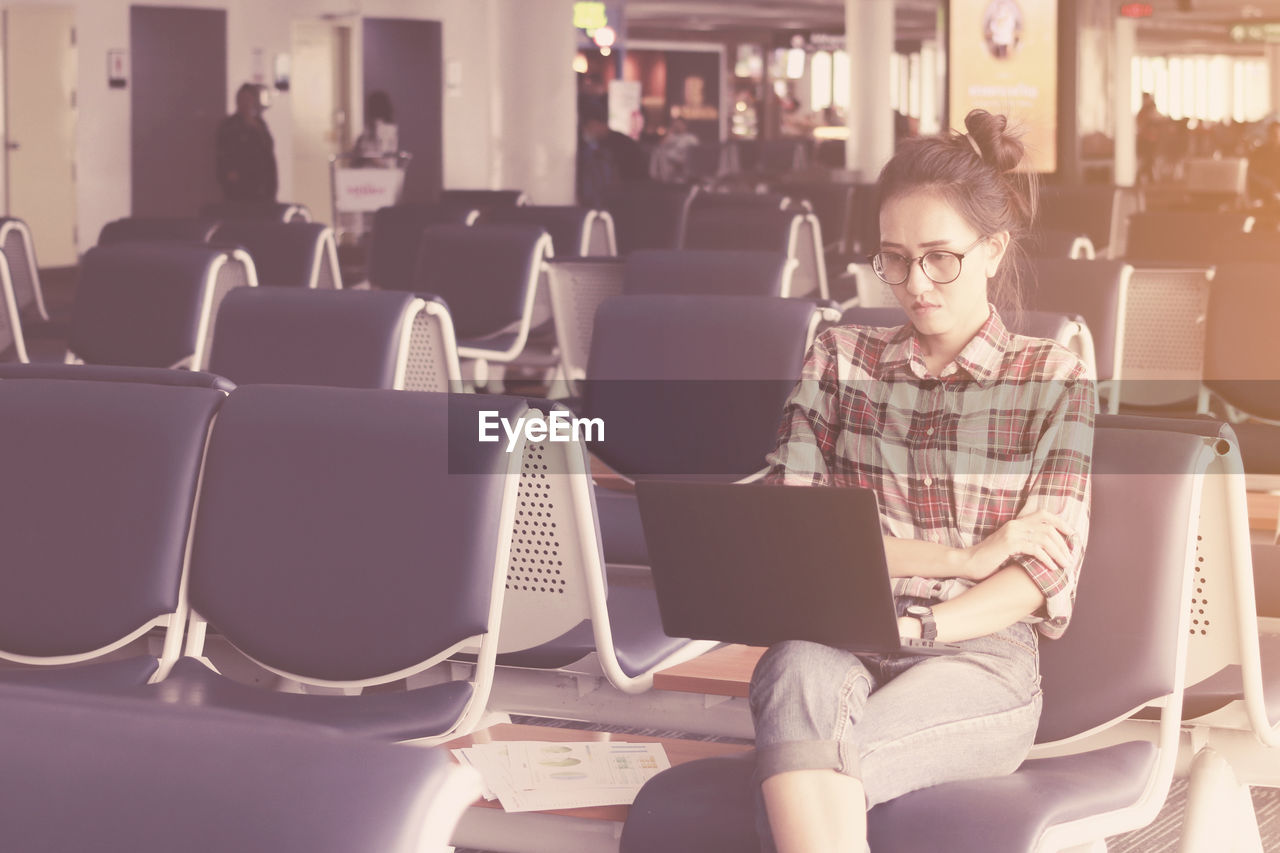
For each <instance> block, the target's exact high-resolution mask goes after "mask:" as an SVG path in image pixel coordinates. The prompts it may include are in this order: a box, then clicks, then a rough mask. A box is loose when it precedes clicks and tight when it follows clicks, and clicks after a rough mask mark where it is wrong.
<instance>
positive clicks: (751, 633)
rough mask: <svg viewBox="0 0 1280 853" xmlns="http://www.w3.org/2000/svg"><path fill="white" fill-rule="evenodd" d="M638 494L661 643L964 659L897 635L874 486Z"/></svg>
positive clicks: (644, 488) (673, 484)
mask: <svg viewBox="0 0 1280 853" xmlns="http://www.w3.org/2000/svg"><path fill="white" fill-rule="evenodd" d="M636 497H637V499H638V500H639V503H640V518H641V520H642V522H643V523H644V538H645V542H646V544H647V545H648V548H649V563H650V566H651V568H652V571H653V585H654V588H655V590H656V591H657V594H658V608H659V610H660V611H661V613H662V629H663V631H664V632H666V634H667V635H668V636H671V637H689V638H692V639H700V640H718V641H720V642H724V643H744V644H746V645H751V646H770V645H773V644H774V643H778V642H781V641H783V640H811V641H813V642H817V643H823V644H825V645H829V646H835V647H837V648H843V649H849V650H851V651H857V652H866V653H879V654H954V653H956V652H958V651H960V647H959V646H956V645H952V644H948V643H939V642H936V641H930V640H916V639H911V638H902V637H900V636H899V635H898V621H897V616H896V613H895V611H894V606H893V593H892V590H891V586H890V580H889V567H888V564H887V563H886V561H885V555H884V540H883V539H882V538H881V533H880V513H879V510H878V508H877V505H876V495H875V492H873V491H871V490H870V489H860V488H853V487H800V486H781V485H771V484H770V485H764V484H720V483H697V482H677V481H656V480H655V481H649V480H642V481H640V482H638V483H637V484H636Z"/></svg>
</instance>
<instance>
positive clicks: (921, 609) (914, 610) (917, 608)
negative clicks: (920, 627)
mask: <svg viewBox="0 0 1280 853" xmlns="http://www.w3.org/2000/svg"><path fill="white" fill-rule="evenodd" d="M907 615H908V616H928V615H929V608H927V607H925V606H924V605H923V604H913V605H911V606H910V607H908V608H907Z"/></svg>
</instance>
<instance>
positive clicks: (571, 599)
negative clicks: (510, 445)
mask: <svg viewBox="0 0 1280 853" xmlns="http://www.w3.org/2000/svg"><path fill="white" fill-rule="evenodd" d="M566 448H569V450H566ZM566 452H580V448H578V447H577V446H576V445H572V444H562V443H557V444H550V443H534V442H530V443H528V444H526V446H525V453H524V458H523V462H522V464H521V468H520V485H519V488H518V490H517V498H516V515H515V522H514V525H513V529H512V531H511V559H510V564H509V567H508V570H507V587H506V597H505V600H504V603H503V608H502V628H501V631H500V633H499V636H500V637H501V644H500V646H501V648H500V650H501V651H514V650H518V649H525V648H530V647H532V646H537V645H540V644H542V643H545V642H547V641H549V640H552V639H555V638H556V637H559V636H560V635H562V634H564V633H565V632H566V631H568V630H569V629H570V628H572V627H574V626H575V625H577V624H579V623H580V622H582V620H584V619H586V618H588V616H589V615H590V606H589V604H588V594H587V588H586V583H585V578H584V574H583V573H584V566H583V560H582V555H581V551H580V548H581V546H580V544H579V542H580V540H579V537H578V520H577V518H576V517H575V514H574V504H573V496H572V494H571V491H570V475H569V474H567V473H566V468H567V466H566V464H565V458H566V457H565V454H566Z"/></svg>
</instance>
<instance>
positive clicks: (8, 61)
mask: <svg viewBox="0 0 1280 853" xmlns="http://www.w3.org/2000/svg"><path fill="white" fill-rule="evenodd" d="M4 56H5V69H4V72H5V73H4V79H5V113H6V116H7V123H6V126H7V133H6V134H5V173H6V176H7V178H8V182H7V186H6V191H5V196H6V198H5V208H6V209H7V210H8V212H9V215H10V216H16V217H18V218H20V219H23V220H25V221H26V223H27V225H28V226H30V228H31V234H32V237H33V238H34V240H35V243H36V247H37V251H38V255H37V257H38V258H39V260H40V264H41V266H50V267H61V266H72V265H74V264H75V263H76V236H77V235H76V176H75V155H76V106H75V80H76V44H75V10H73V9H71V8H64V7H61V6H11V7H8V8H7V9H5V11H4Z"/></svg>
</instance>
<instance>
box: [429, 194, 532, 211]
mask: <svg viewBox="0 0 1280 853" xmlns="http://www.w3.org/2000/svg"><path fill="white" fill-rule="evenodd" d="M440 203H441V204H443V205H447V206H450V207H454V208H467V209H472V210H479V211H480V212H481V213H485V212H488V211H491V210H497V209H499V208H504V207H518V206H520V205H525V204H528V203H529V197H528V196H526V195H525V194H524V190H443V191H442V192H441V193H440Z"/></svg>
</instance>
